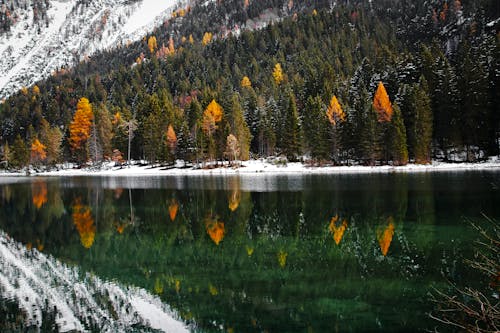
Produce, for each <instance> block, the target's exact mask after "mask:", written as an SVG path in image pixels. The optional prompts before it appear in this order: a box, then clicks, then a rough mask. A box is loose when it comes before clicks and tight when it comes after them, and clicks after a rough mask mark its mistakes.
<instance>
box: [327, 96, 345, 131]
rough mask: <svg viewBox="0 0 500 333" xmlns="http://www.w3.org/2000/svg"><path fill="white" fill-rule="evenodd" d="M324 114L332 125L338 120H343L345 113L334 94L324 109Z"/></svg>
mask: <svg viewBox="0 0 500 333" xmlns="http://www.w3.org/2000/svg"><path fill="white" fill-rule="evenodd" d="M326 115H327V117H328V120H329V121H330V123H331V124H332V125H334V126H335V125H337V123H339V122H343V121H345V113H344V110H342V106H340V103H339V101H338V100H337V96H335V95H334V96H333V97H332V99H331V100H330V104H329V105H328V108H327V109H326Z"/></svg>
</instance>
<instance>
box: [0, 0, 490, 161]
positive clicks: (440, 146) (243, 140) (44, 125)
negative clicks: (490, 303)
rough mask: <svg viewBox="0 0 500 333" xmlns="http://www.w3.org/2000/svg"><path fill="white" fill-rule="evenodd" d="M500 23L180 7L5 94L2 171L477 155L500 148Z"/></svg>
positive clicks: (428, 5) (477, 15)
mask: <svg viewBox="0 0 500 333" xmlns="http://www.w3.org/2000/svg"><path fill="white" fill-rule="evenodd" d="M499 16H500V9H499V3H498V1H497V0H482V1H472V0H469V1H466V0H463V1H459V0H455V1H444V0H431V1H423V0H418V1H411V0H402V1H399V0H398V1H396V0H383V1H335V2H334V3H332V2H330V1H324V0H317V1H298V0H296V1H293V0H289V1H286V2H282V1H278V0H263V1H252V0H246V1H243V0H238V1H235V0H227V1H216V2H215V1H214V2H208V3H207V2H205V3H201V2H194V3H192V4H191V5H189V6H186V5H182V6H181V5H179V6H178V8H177V9H176V10H175V11H174V12H173V15H172V18H171V19H169V20H167V21H165V22H164V24H163V25H162V26H161V27H159V28H157V29H156V30H155V31H153V32H152V33H151V34H149V35H148V36H145V37H144V38H143V39H142V40H140V41H138V42H133V43H132V42H130V43H126V44H124V45H116V48H115V49H113V50H109V51H104V52H101V53H99V54H95V55H93V56H92V57H91V58H86V59H85V60H84V61H82V62H80V63H79V64H78V65H76V66H75V67H72V68H69V67H68V68H61V69H60V70H58V71H56V72H54V73H53V75H52V76H51V77H50V78H48V79H46V80H44V81H41V82H38V83H37V84H36V85H35V86H32V87H27V88H23V89H22V90H21V91H19V92H18V93H16V94H14V95H12V96H10V97H9V98H8V99H6V100H4V101H2V103H1V104H0V120H1V128H0V146H1V151H0V156H1V160H2V166H3V167H6V168H10V169H20V168H23V167H25V166H27V165H33V166H35V167H42V166H53V165H56V164H57V163H60V162H65V161H71V162H75V163H78V164H79V165H84V164H87V163H99V162H102V161H106V160H113V161H115V162H117V163H123V162H124V161H126V160H128V159H136V160H138V159H142V160H146V161H148V162H150V163H153V164H156V163H161V164H167V163H173V162H174V161H175V160H178V159H181V160H184V161H186V162H187V163H188V164H189V163H196V162H209V161H210V162H214V161H223V160H226V161H227V160H229V161H233V160H246V159H249V158H259V157H268V156H285V157H286V158H287V160H289V161H296V160H302V159H304V158H306V159H307V160H309V161H310V162H312V163H315V164H320V165H323V164H326V163H328V164H330V163H333V164H335V165H344V164H353V163H355V164H364V165H376V164H392V165H405V164H407V163H408V162H414V163H422V164H425V163H429V162H430V161H431V160H432V159H439V160H444V161H479V160H482V159H485V158H487V157H488V156H493V155H498V154H499V146H500V110H499V105H500V32H499V29H500V21H499V20H498V17H499ZM242 27H243V28H242Z"/></svg>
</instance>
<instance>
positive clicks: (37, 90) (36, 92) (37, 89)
mask: <svg viewBox="0 0 500 333" xmlns="http://www.w3.org/2000/svg"><path fill="white" fill-rule="evenodd" d="M32 91H33V95H39V94H40V88H38V86H37V85H36V84H35V85H34V86H33V89H32Z"/></svg>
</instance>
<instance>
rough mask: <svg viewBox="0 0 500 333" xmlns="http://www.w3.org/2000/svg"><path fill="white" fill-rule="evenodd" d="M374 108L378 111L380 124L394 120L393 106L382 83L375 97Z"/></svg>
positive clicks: (379, 84)
mask: <svg viewBox="0 0 500 333" xmlns="http://www.w3.org/2000/svg"><path fill="white" fill-rule="evenodd" d="M373 107H374V108H375V111H377V118H378V122H379V123H382V122H389V121H391V118H392V104H391V101H390V100H389V95H387V91H386V90H385V87H384V84H383V83H382V82H379V83H378V87H377V91H376V92H375V96H374V97H373Z"/></svg>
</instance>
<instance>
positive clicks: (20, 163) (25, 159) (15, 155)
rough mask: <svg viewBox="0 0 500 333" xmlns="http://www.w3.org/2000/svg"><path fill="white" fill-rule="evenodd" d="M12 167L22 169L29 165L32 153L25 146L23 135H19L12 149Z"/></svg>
mask: <svg viewBox="0 0 500 333" xmlns="http://www.w3.org/2000/svg"><path fill="white" fill-rule="evenodd" d="M10 154H11V158H10V165H11V166H12V167H13V168H14V169H22V168H24V167H25V166H27V165H28V163H29V159H30V153H29V150H28V148H27V147H26V145H25V144H24V140H23V139H21V135H19V134H18V135H17V136H16V139H15V140H14V144H13V145H12V147H11V149H10Z"/></svg>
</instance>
